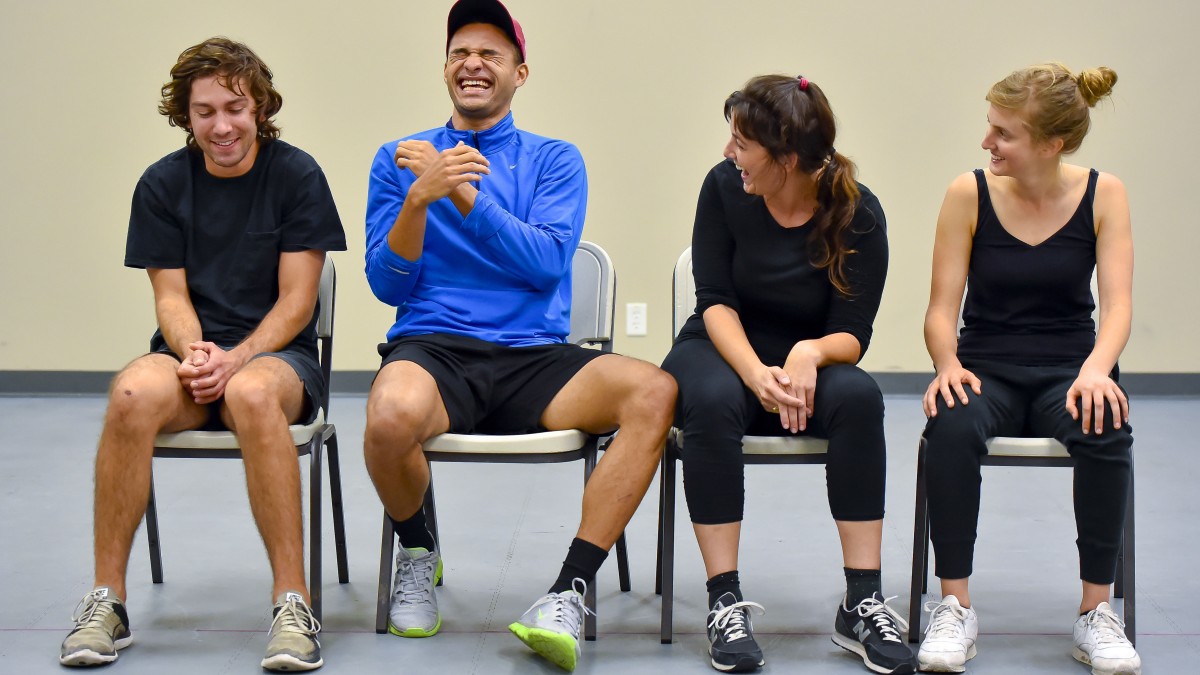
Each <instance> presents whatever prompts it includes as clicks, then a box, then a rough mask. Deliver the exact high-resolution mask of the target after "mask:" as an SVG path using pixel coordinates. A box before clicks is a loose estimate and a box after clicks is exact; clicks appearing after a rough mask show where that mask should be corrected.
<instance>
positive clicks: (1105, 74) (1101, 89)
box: [1073, 66, 1117, 108]
mask: <svg viewBox="0 0 1200 675" xmlns="http://www.w3.org/2000/svg"><path fill="white" fill-rule="evenodd" d="M1073 77H1074V78H1075V83H1076V85H1078V87H1079V93H1080V94H1082V95H1083V100H1084V102H1086V103H1087V104H1088V107H1089V108H1091V107H1094V106H1095V105H1096V103H1098V102H1099V101H1100V99H1102V98H1104V97H1105V96H1108V95H1110V94H1111V93H1112V88H1113V85H1115V84H1116V83H1117V73H1116V71H1114V70H1113V69H1111V68H1108V67H1106V66H1100V67H1099V68H1090V69H1088V70H1084V71H1081V72H1080V73H1078V74H1076V75H1074V76H1073Z"/></svg>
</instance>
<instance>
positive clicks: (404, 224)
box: [387, 195, 429, 261]
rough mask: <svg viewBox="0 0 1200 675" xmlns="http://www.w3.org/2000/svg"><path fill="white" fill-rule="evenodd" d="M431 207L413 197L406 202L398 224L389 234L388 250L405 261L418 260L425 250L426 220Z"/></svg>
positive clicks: (393, 226)
mask: <svg viewBox="0 0 1200 675" xmlns="http://www.w3.org/2000/svg"><path fill="white" fill-rule="evenodd" d="M428 213H429V205H428V204H427V203H426V202H425V201H423V200H422V199H420V198H419V197H415V196H413V195H409V198H408V199H406V200H404V204H403V205H402V206H401V207H400V213H398V214H396V222H395V223H393V224H392V229H391V231H389V232H388V237H387V243H388V248H390V249H392V252H393V253H395V254H396V255H398V256H400V257H402V258H404V259H405V260H413V261H415V260H418V259H420V257H421V253H422V252H423V251H424V250H425V219H426V217H427V216H428Z"/></svg>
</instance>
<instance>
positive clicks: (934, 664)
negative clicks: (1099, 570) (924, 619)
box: [917, 595, 1078, 673]
mask: <svg viewBox="0 0 1200 675" xmlns="http://www.w3.org/2000/svg"><path fill="white" fill-rule="evenodd" d="M925 611H926V612H932V614H930V616H929V627H928V628H926V629H925V641H924V642H922V643H921V650H920V651H918V652H917V663H918V665H919V667H920V669H921V670H923V671H925V672H929V673H961V672H963V671H964V670H966V668H967V661H969V660H970V659H973V658H975V640H976V639H978V638H979V617H978V616H976V615H975V610H973V609H971V608H969V607H963V606H962V605H960V604H959V603H958V598H956V597H954V596H953V595H947V596H946V597H944V598H942V601H941V602H940V603H935V602H927V603H925ZM1076 630H1077V631H1078V629H1076ZM1076 635H1078V632H1076ZM1076 642H1078V638H1076Z"/></svg>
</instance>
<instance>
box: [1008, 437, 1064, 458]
mask: <svg viewBox="0 0 1200 675" xmlns="http://www.w3.org/2000/svg"><path fill="white" fill-rule="evenodd" d="M987 448H988V455H991V456H1002V457H1070V456H1071V455H1070V454H1069V453H1068V452H1067V448H1066V446H1064V445H1063V444H1062V443H1059V442H1058V441H1056V440H1054V439H1053V438H1012V437H1008V436H996V437H995V438H991V439H988V442H987Z"/></svg>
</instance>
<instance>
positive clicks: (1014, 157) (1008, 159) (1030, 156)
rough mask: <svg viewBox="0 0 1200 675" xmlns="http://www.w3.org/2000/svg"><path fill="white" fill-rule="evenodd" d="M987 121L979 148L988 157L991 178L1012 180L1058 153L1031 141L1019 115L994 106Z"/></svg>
mask: <svg viewBox="0 0 1200 675" xmlns="http://www.w3.org/2000/svg"><path fill="white" fill-rule="evenodd" d="M987 119H988V129H987V133H986V134H984V136H983V142H982V143H980V146H981V147H982V148H983V149H984V150H987V151H988V152H989V153H991V161H990V162H988V169H989V170H991V172H992V174H994V175H996V176H1013V175H1016V174H1020V173H1022V171H1023V170H1024V169H1025V168H1027V167H1029V166H1030V165H1034V166H1037V165H1038V163H1039V162H1042V161H1047V160H1049V159H1053V158H1054V157H1055V156H1056V154H1057V149H1056V147H1055V145H1054V144H1053V143H1050V142H1045V141H1037V140H1035V139H1034V138H1033V134H1032V133H1030V131H1029V126H1028V125H1027V124H1026V123H1025V120H1024V118H1022V117H1021V113H1020V112H1019V111H1016V110H1009V109H1006V108H1000V107H997V106H995V105H993V106H991V107H990V108H988V116H987ZM1059 147H1061V145H1060V146H1059Z"/></svg>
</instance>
